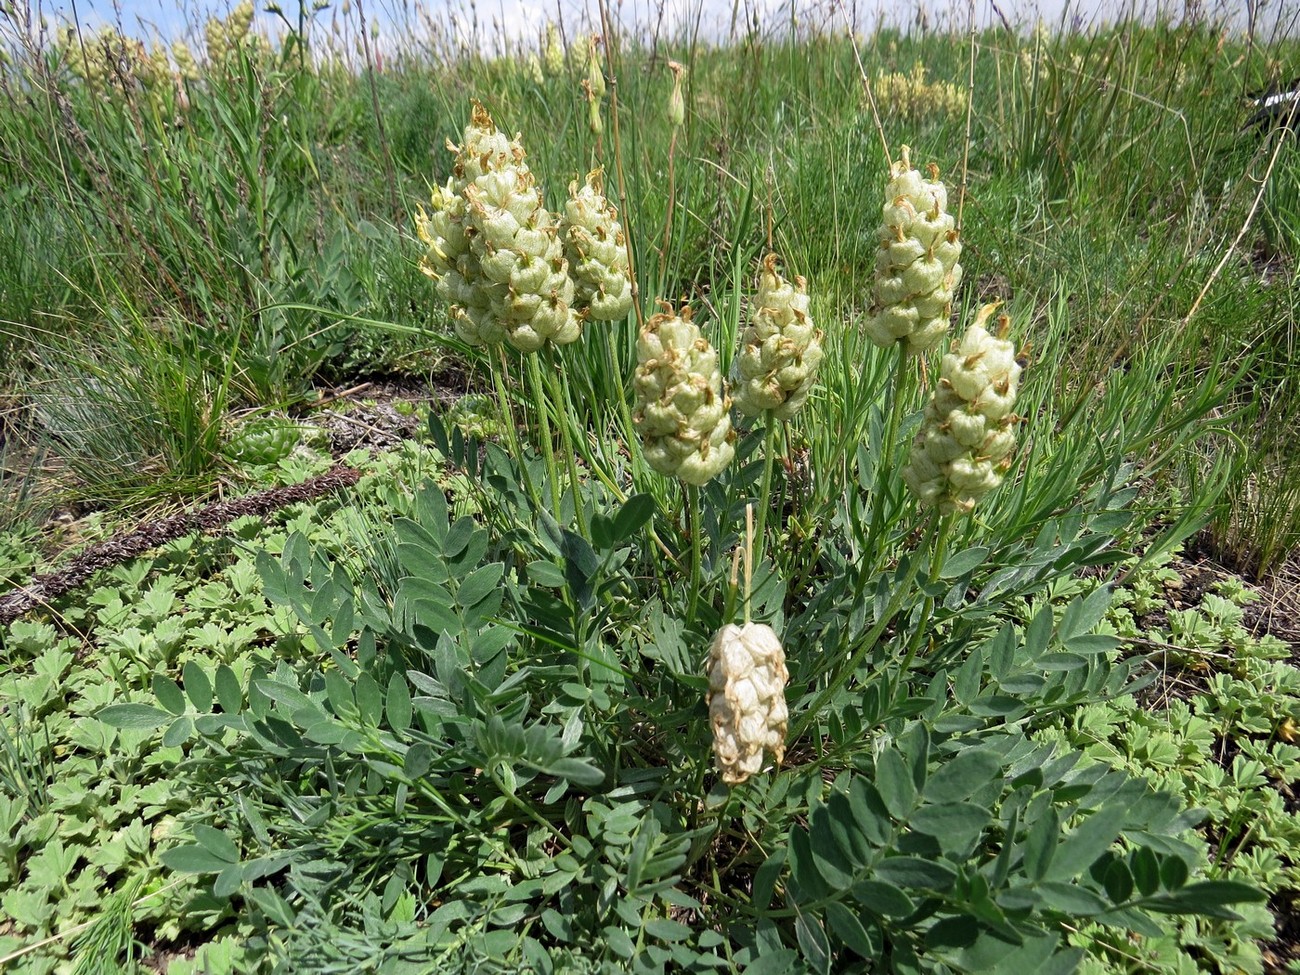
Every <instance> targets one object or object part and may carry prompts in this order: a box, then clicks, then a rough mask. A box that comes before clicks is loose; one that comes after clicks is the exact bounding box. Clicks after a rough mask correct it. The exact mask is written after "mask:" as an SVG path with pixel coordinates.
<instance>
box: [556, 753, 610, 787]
mask: <svg viewBox="0 0 1300 975" xmlns="http://www.w3.org/2000/svg"><path fill="white" fill-rule="evenodd" d="M542 771H543V772H545V773H547V774H548V775H554V776H555V777H556V778H557V779H565V780H566V781H568V782H572V783H573V784H574V785H582V786H587V787H588V788H590V787H593V786H598V785H600V784H601V783H602V782H604V781H605V773H604V772H602V771H601V770H600V769H598V768H596V766H595V765H593V764H592V763H591V760H590V759H586V758H557V759H555V760H554V761H552V762H549V763H547V765H546V767H545V768H544V769H542Z"/></svg>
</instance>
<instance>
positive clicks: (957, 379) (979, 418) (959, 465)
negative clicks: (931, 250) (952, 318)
mask: <svg viewBox="0 0 1300 975" xmlns="http://www.w3.org/2000/svg"><path fill="white" fill-rule="evenodd" d="M996 309H997V305H996V304H989V305H985V306H984V307H982V308H981V309H980V310H979V312H978V314H977V315H976V317H975V321H974V322H973V323H972V324H971V326H970V328H969V329H967V330H966V333H965V335H963V336H962V338H961V340H960V341H954V342H953V344H952V351H951V352H949V353H947V354H946V355H945V356H944V357H943V361H942V363H941V365H940V375H939V381H938V383H937V384H936V388H935V392H934V395H933V396H932V397H931V398H930V401H929V403H927V404H926V408H925V414H924V419H923V420H922V423H921V430H920V432H919V433H918V434H917V436H916V439H915V440H914V441H913V443H912V452H911V456H910V457H909V458H908V461H907V464H906V466H905V467H904V468H903V472H902V476H903V481H904V483H906V484H907V486H908V488H909V489H910V490H911V491H912V493H913V494H914V495H916V498H917V500H918V502H919V503H920V504H921V505H922V506H923V507H936V508H938V509H939V512H940V513H941V514H954V513H959V514H967V513H969V512H970V511H972V510H973V509H974V507H975V505H976V503H977V502H978V501H979V500H980V499H981V498H983V497H984V496H985V495H986V494H988V493H989V492H990V491H992V490H993V489H994V488H996V487H997V486H998V485H999V484H1001V483H1002V478H1003V476H1004V475H1005V474H1006V472H1007V471H1008V470H1009V469H1010V467H1011V452H1012V450H1013V449H1014V448H1015V443H1016V434H1015V428H1016V425H1017V424H1018V423H1019V422H1020V418H1019V417H1017V416H1016V415H1015V414H1014V413H1012V412H1011V411H1012V408H1013V407H1014V405H1015V401H1016V394H1017V391H1018V388H1019V383H1020V373H1021V366H1020V364H1019V362H1018V361H1017V359H1016V352H1015V347H1014V346H1013V345H1012V343H1011V342H1009V341H1007V340H1006V338H1005V335H1006V332H1007V330H1008V328H1009V326H1010V321H1009V320H1008V319H1007V317H1006V316H1005V315H1003V316H1001V317H1000V318H999V321H998V324H997V331H998V335H997V336H996V337H995V336H994V335H992V334H990V333H989V331H988V330H987V329H986V328H985V323H986V322H987V321H988V320H989V319H990V318H991V317H992V316H993V313H994V312H995V311H996Z"/></svg>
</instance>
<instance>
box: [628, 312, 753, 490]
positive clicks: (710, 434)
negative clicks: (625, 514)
mask: <svg viewBox="0 0 1300 975" xmlns="http://www.w3.org/2000/svg"><path fill="white" fill-rule="evenodd" d="M633 384H634V386H635V389H636V397H637V405H636V413H635V415H634V416H633V421H634V422H635V424H636V428H637V431H638V433H640V435H641V445H642V449H643V451H644V453H645V459H646V461H647V462H648V463H649V464H650V466H651V467H653V468H654V469H655V470H656V471H658V472H659V473H660V474H665V475H668V476H670V477H678V478H680V479H681V480H683V481H684V482H686V483H687V484H691V485H695V486H697V487H698V486H699V485H702V484H704V483H706V482H707V481H709V480H710V479H712V478H714V477H716V476H717V475H718V474H719V473H720V472H721V471H722V469H723V468H724V467H726V466H727V465H728V464H729V463H731V458H732V457H733V456H734V455H735V450H734V448H733V447H732V445H731V441H732V439H733V438H734V434H733V433H732V430H731V420H730V418H729V417H728V415H727V410H728V408H729V407H730V405H731V403H730V400H728V399H727V396H726V394H725V393H724V391H723V388H722V371H721V369H720V367H719V365H718V353H717V350H716V349H714V348H713V346H712V345H710V344H709V343H708V342H707V341H706V340H705V339H704V337H703V336H702V335H700V329H699V326H697V325H696V324H695V323H694V322H693V321H691V310H690V309H689V308H683V309H682V311H681V313H680V314H675V313H672V312H671V311H669V312H665V313H661V314H658V315H655V316H654V317H652V318H651V319H650V320H649V321H648V322H646V324H645V328H643V329H642V330H641V334H640V336H639V337H638V339H637V367H636V375H635V377H634V379H633Z"/></svg>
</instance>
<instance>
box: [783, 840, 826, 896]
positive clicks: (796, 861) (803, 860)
mask: <svg viewBox="0 0 1300 975" xmlns="http://www.w3.org/2000/svg"><path fill="white" fill-rule="evenodd" d="M786 856H787V859H788V860H789V862H790V876H791V878H792V879H793V880H794V882H795V883H796V884H797V885H798V886H799V896H800V899H801V900H818V899H820V898H822V897H825V896H826V895H827V894H829V893H830V888H828V887H827V886H826V881H825V880H823V879H822V875H821V871H820V870H818V869H817V861H816V858H815V857H814V856H813V851H812V844H811V842H810V841H809V838H808V831H807V830H804V829H800V828H799V827H798V826H792V827H791V829H790V844H789V849H788V851H787V853H786Z"/></svg>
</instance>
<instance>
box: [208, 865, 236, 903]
mask: <svg viewBox="0 0 1300 975" xmlns="http://www.w3.org/2000/svg"><path fill="white" fill-rule="evenodd" d="M243 883H244V868H243V866H241V865H240V864H238V863H232V864H231V865H230V866H228V867H226V868H225V869H224V870H222V871H221V872H220V873H219V874H217V876H216V878H215V879H214V880H213V881H212V895H213V896H214V897H229V896H230V895H231V894H233V893H234V892H235V891H237V890H239V888H240V887H241V886H243Z"/></svg>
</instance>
